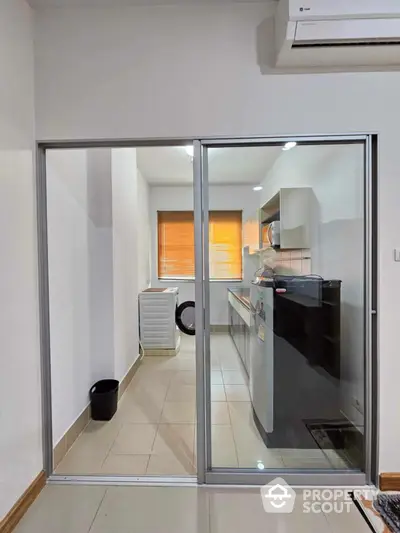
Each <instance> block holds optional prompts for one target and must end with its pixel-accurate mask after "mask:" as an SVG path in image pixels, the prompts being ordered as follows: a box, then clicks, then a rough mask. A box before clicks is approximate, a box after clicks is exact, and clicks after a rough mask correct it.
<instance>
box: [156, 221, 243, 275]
mask: <svg viewBox="0 0 400 533" xmlns="http://www.w3.org/2000/svg"><path fill="white" fill-rule="evenodd" d="M209 234H210V244H209V248H210V279H212V280H225V279H235V280H241V279H242V277H243V275H242V212H241V211H210V212H209ZM158 277H159V278H160V279H194V216H193V211H159V212H158Z"/></svg>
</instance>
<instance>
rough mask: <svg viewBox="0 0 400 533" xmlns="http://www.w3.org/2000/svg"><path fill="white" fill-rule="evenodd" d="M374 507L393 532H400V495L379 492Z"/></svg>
mask: <svg viewBox="0 0 400 533" xmlns="http://www.w3.org/2000/svg"><path fill="white" fill-rule="evenodd" d="M374 507H375V509H376V510H377V511H378V512H379V513H380V515H381V516H382V518H383V520H384V521H385V524H386V525H387V526H388V527H389V529H390V530H391V531H393V533H400V495H399V494H378V496H377V497H376V499H375V500H374Z"/></svg>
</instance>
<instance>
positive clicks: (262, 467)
mask: <svg viewBox="0 0 400 533" xmlns="http://www.w3.org/2000/svg"><path fill="white" fill-rule="evenodd" d="M257 468H258V469H259V470H264V468H265V465H264V463H263V462H262V461H257Z"/></svg>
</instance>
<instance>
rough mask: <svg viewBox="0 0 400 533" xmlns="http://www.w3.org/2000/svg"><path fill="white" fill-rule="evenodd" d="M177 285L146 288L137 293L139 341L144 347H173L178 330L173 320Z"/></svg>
mask: <svg viewBox="0 0 400 533" xmlns="http://www.w3.org/2000/svg"><path fill="white" fill-rule="evenodd" d="M178 292H179V289H178V288H177V287H171V288H167V289H162V288H161V289H146V290H145V291H143V292H141V293H140V294H139V314H140V342H141V343H142V346H143V348H144V349H175V348H176V346H177V343H178V339H179V335H180V333H179V330H178V328H177V326H176V322H175V312H176V307H177V305H178Z"/></svg>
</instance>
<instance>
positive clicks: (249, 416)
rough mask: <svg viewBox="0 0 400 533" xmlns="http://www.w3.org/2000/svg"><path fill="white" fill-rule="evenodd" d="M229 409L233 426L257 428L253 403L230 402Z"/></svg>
mask: <svg viewBox="0 0 400 533" xmlns="http://www.w3.org/2000/svg"><path fill="white" fill-rule="evenodd" d="M228 408H229V414H230V416H231V421H232V426H238V427H239V428H240V427H242V426H249V427H250V428H255V425H254V419H253V408H252V404H251V402H228ZM257 433H258V431H257Z"/></svg>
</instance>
